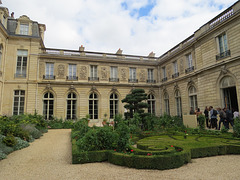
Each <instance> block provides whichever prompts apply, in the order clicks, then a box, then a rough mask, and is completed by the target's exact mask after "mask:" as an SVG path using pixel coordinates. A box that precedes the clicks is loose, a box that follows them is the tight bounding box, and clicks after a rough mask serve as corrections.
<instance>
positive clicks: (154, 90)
mask: <svg viewBox="0 0 240 180" xmlns="http://www.w3.org/2000/svg"><path fill="white" fill-rule="evenodd" d="M45 30H46V27H45V25H44V24H40V23H38V22H36V21H33V20H31V19H30V18H29V17H27V16H25V15H23V16H21V17H19V18H18V19H15V18H14V16H13V14H11V15H9V11H8V9H7V8H5V7H0V115H17V114H21V113H34V112H35V111H36V112H37V113H39V114H42V115H44V117H45V118H46V119H51V118H52V117H58V118H63V119H75V118H82V117H85V116H86V115H87V114H89V115H90V119H91V122H93V123H98V122H101V121H102V120H103V118H104V117H105V116H107V119H113V117H114V116H115V114H117V113H121V114H123V113H124V111H125V110H124V107H123V105H124V104H122V102H121V100H122V99H123V98H124V97H125V96H126V95H127V94H128V93H130V92H131V90H132V89H133V88H142V89H144V90H145V92H146V93H147V94H148V100H147V102H148V104H149V108H148V109H147V110H146V111H148V112H149V113H152V114H156V115H162V114H164V113H168V114H170V115H178V116H181V115H184V114H188V113H189V109H190V108H191V107H193V108H194V109H195V108H196V107H200V109H201V110H204V107H205V106H210V105H212V106H213V107H228V108H233V109H237V110H238V105H239V103H240V98H239V97H240V2H239V1H237V2H236V3H235V4H233V5H232V6H231V7H229V8H228V9H226V10H225V11H223V12H222V13H221V14H219V15H218V16H216V17H215V18H213V19H212V20H210V21H209V22H207V23H206V24H204V25H203V26H202V27H200V28H199V29H198V30H196V31H195V32H194V34H192V35H191V36H189V37H188V38H187V39H185V40H183V41H182V42H181V43H179V44H177V45H176V46H175V47H173V48H172V49H170V50H169V51H168V52H166V53H165V54H163V55H162V56H160V57H155V55H154V53H150V54H149V55H148V56H135V55H126V54H123V53H122V50H121V49H119V50H118V51H117V52H116V53H99V52H89V51H85V50H84V47H82V46H81V47H79V50H78V51H76V50H65V49H51V48H47V47H45V46H44V43H43V40H44V32H45Z"/></svg>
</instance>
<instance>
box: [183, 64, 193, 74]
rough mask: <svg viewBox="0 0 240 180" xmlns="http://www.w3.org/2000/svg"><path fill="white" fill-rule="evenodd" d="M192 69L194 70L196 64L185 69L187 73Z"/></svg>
mask: <svg viewBox="0 0 240 180" xmlns="http://www.w3.org/2000/svg"><path fill="white" fill-rule="evenodd" d="M192 71H194V66H192V67H189V68H187V69H185V73H190V72H192Z"/></svg>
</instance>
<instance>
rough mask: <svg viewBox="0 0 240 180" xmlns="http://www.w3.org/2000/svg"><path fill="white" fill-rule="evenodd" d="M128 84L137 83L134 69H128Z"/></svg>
mask: <svg viewBox="0 0 240 180" xmlns="http://www.w3.org/2000/svg"><path fill="white" fill-rule="evenodd" d="M129 82H138V80H137V74H136V68H129Z"/></svg>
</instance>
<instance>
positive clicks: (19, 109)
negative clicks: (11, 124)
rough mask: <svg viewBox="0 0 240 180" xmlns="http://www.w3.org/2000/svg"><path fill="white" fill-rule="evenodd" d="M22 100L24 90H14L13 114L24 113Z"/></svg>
mask: <svg viewBox="0 0 240 180" xmlns="http://www.w3.org/2000/svg"><path fill="white" fill-rule="evenodd" d="M24 101H25V91H24V90H15V91H14V102H13V115H19V114H23V113H24Z"/></svg>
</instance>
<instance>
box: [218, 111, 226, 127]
mask: <svg viewBox="0 0 240 180" xmlns="http://www.w3.org/2000/svg"><path fill="white" fill-rule="evenodd" d="M218 112H219V117H220V120H219V124H218V130H220V129H221V123H223V125H224V127H226V125H225V124H226V123H225V121H226V113H225V108H223V109H220V108H219V111H218Z"/></svg>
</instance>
